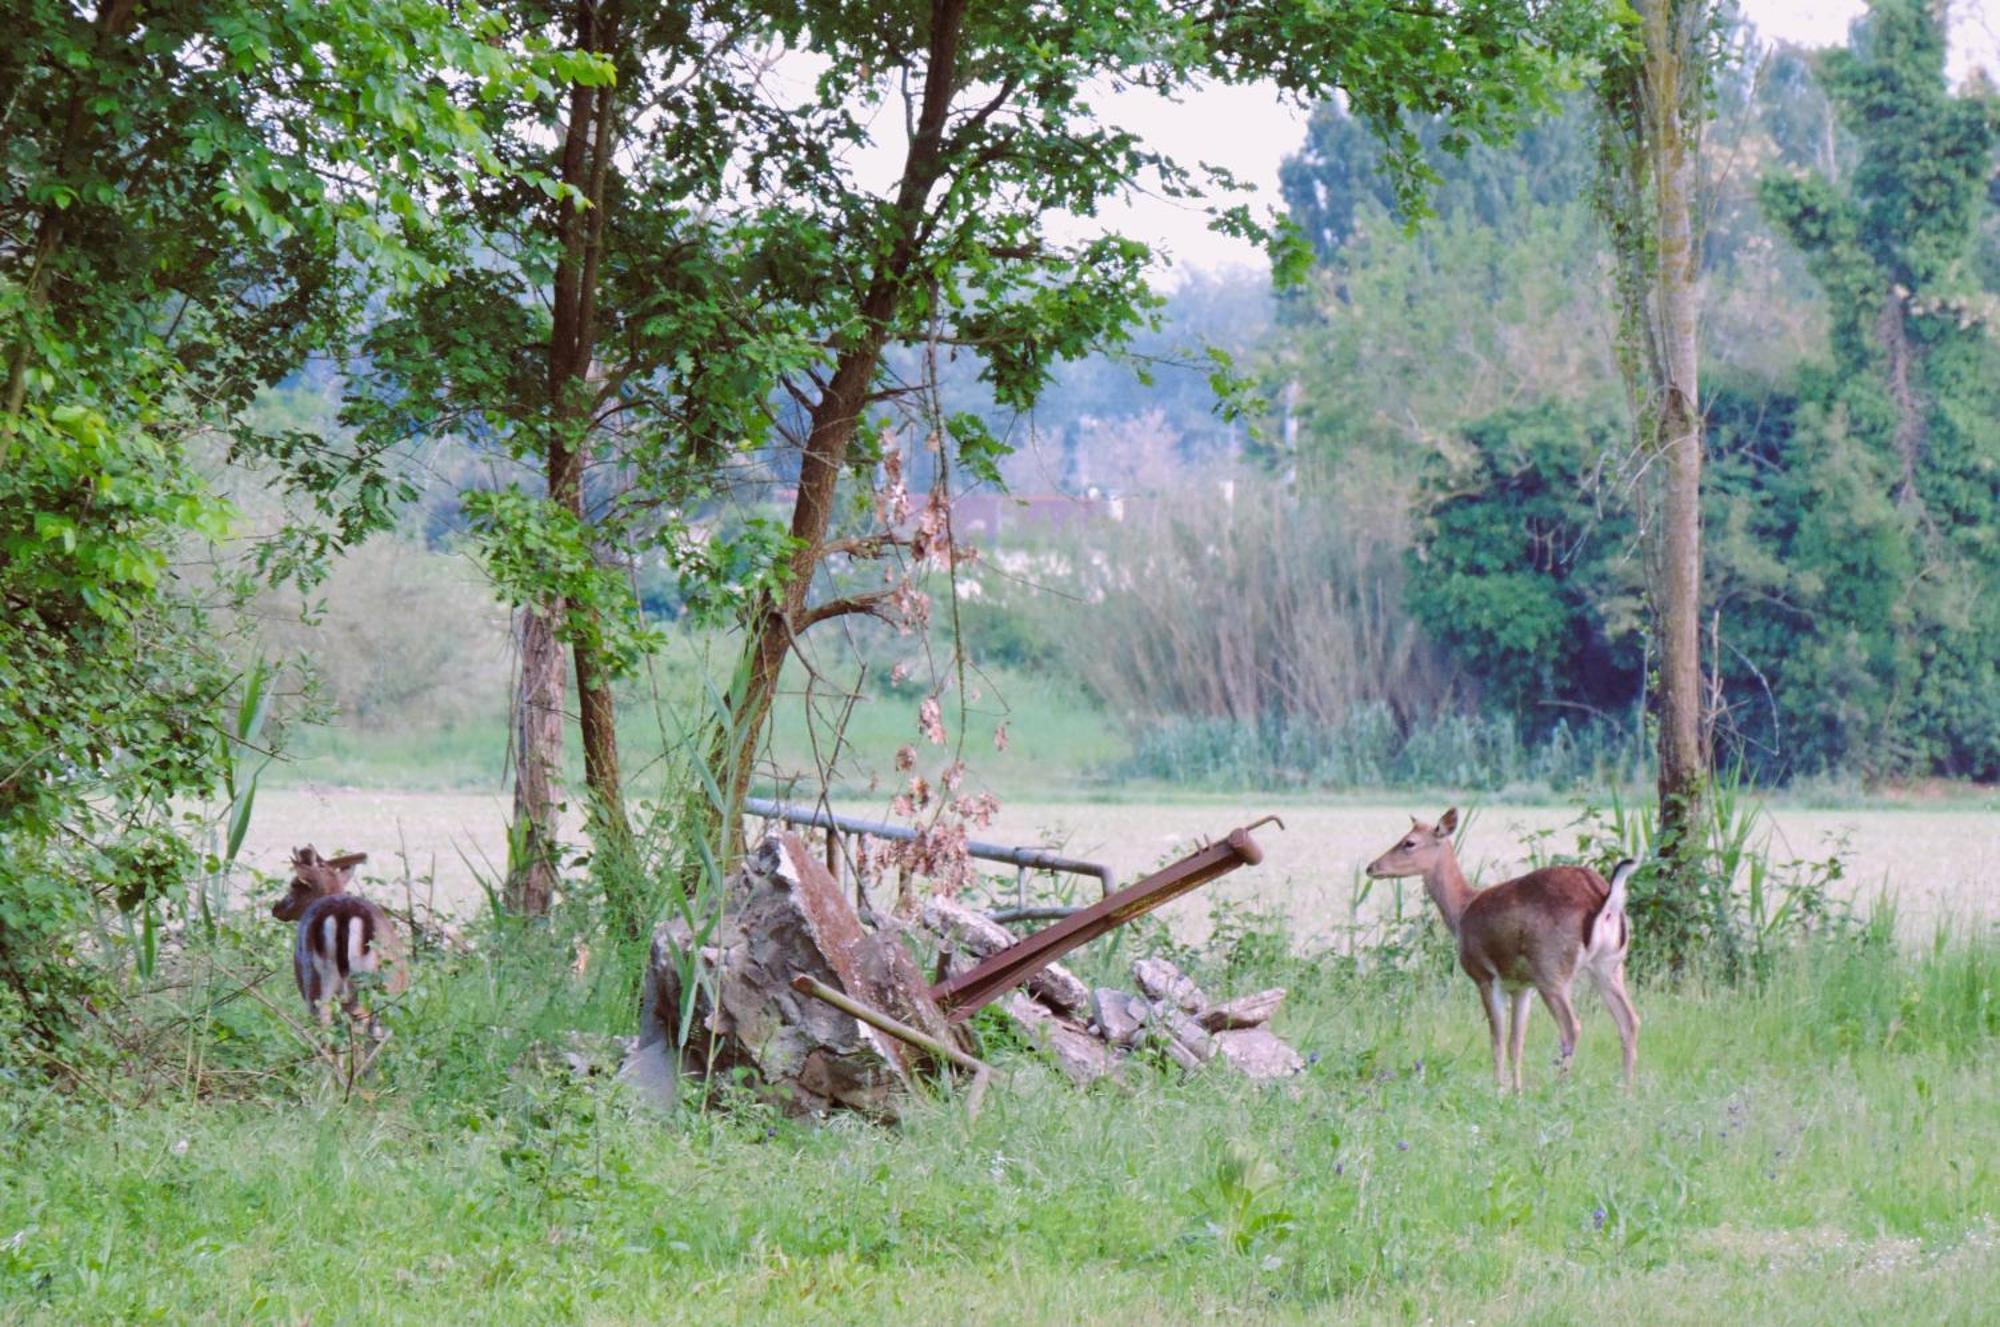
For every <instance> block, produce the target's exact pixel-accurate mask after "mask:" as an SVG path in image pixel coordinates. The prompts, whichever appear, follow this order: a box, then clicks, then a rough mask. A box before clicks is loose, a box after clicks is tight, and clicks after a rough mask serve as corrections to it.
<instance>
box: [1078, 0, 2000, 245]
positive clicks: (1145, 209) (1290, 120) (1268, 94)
mask: <svg viewBox="0 0 2000 1327" xmlns="http://www.w3.org/2000/svg"><path fill="white" fill-rule="evenodd" d="M1743 8H1744V10H1745V12H1746V13H1747V14H1748V16H1749V18H1750V21H1751V23H1753V24H1754V25H1755V26H1756V28H1757V31H1758V32H1759V33H1760V34H1762V35H1763V36H1764V37H1765V38H1766V39H1767V40H1782V41H1789V42H1793V43H1795V44H1797V45H1801V46H1837V45H1841V44H1842V43H1844V42H1845V41H1846V40H1847V25H1848V24H1849V23H1850V22H1851V21H1852V20H1853V19H1855V18H1857V17H1859V16H1860V15H1861V14H1862V13H1863V12H1864V11H1865V10H1866V9H1867V5H1866V4H1865V3H1864V2H1863V0H1743ZM1996 33H2000V0H1954V2H1953V4H1952V55H1951V76H1952V77H1953V79H1954V80H1956V79H1958V78H1962V77H1963V76H1964V75H1965V73H1966V72H1967V71H1968V70H1970V69H1972V68H1975V67H1980V66H1984V67H1985V68H1987V69H1992V70H1996V71H2000V37H1996ZM1103 109H1104V110H1106V111H1109V112H1112V113H1114V114H1115V115H1116V117H1117V118H1118V119H1119V120H1120V121H1121V122H1123V123H1125V124H1126V125H1128V126H1129V127H1131V128H1134V129H1136V130H1138V131H1139V132H1141V133H1142V134H1143V135H1144V136H1145V137H1146V138H1147V139H1148V140H1149V141H1150V142H1152V143H1154V144H1157V145H1158V146H1160V147H1162V148H1165V149H1168V150H1169V151H1170V152H1171V154H1172V155H1173V156H1174V157H1176V158H1177V159H1179V160H1180V161H1182V162H1183V163H1184V164H1193V163H1194V162H1198V161H1200V162H1207V163H1210V164H1212V165H1217V166H1222V167H1225V168H1227V169H1228V170H1230V171H1231V172H1233V173H1234V174H1235V175H1236V176H1237V177H1238V178H1239V179H1240V180H1241V181H1242V182H1243V183H1245V184H1254V185H1255V186H1256V190H1257V192H1256V194H1255V195H1254V196H1252V197H1250V198H1249V199H1248V201H1249V202H1250V203H1251V206H1252V207H1253V208H1254V209H1257V210H1259V211H1262V210H1264V209H1269V208H1278V209H1282V207H1283V205H1284V200H1283V199H1282V198H1281V197H1280V195H1279V193H1278V165H1279V163H1280V162H1281V161H1283V160H1284V158H1285V157H1286V156H1287V155H1289V154H1290V153H1292V152H1295V151H1297V150H1298V147H1299V145H1300V144H1301V143H1303V142H1304V141H1305V124H1306V115H1307V112H1306V110H1304V109H1303V108H1300V107H1296V106H1287V105H1285V104H1283V103H1282V102H1281V101H1280V100H1279V98H1278V97H1277V95H1276V93H1275V91H1274V90H1272V89H1270V88H1268V87H1261V88H1260V87H1235V88H1211V89H1207V90H1205V91H1202V92H1200V93H1197V94H1193V95H1191V96H1189V97H1188V98H1186V99H1185V100H1183V101H1181V102H1179V103H1169V102H1166V101H1163V100H1160V99H1158V98H1154V97H1151V96H1143V95H1140V94H1133V95H1128V96H1125V97H1119V98H1115V99H1113V100H1112V101H1110V102H1109V103H1107V104H1105V106H1104V107H1103ZM1105 219H1106V220H1107V221H1110V222H1111V223H1113V224H1115V225H1117V226H1118V227H1119V228H1120V229H1122V230H1124V231H1125V232H1126V233H1128V234H1131V235H1132V236H1134V237H1135V238H1139V239H1145V240H1148V241H1151V242H1153V243H1154V244H1155V245H1156V246H1157V247H1159V248H1162V249H1164V250H1166V251H1167V253H1169V254H1170V255H1171V256H1172V257H1173V259H1174V262H1175V266H1176V269H1177V270H1180V271H1185V270H1190V269H1198V270H1208V271H1214V270H1219V269H1223V268H1228V267H1235V266H1249V267H1262V265H1263V258H1262V255H1261V254H1260V253H1258V251H1257V250H1256V249H1254V248H1253V247H1251V246H1250V245H1247V244H1244V243H1242V242H1241V241H1239V240H1234V239H1229V238H1226V237H1224V236H1220V235H1216V234H1214V233H1212V232H1210V231H1209V230H1208V229H1207V217H1206V216H1205V215H1204V214H1203V213H1202V212H1201V210H1200V209H1199V208H1194V207H1187V206H1180V205H1176V204H1173V203H1169V202H1166V201H1164V200H1141V201H1140V202H1139V203H1137V204H1134V205H1133V206H1131V207H1127V208H1119V209H1115V210H1114V209H1107V211H1106V216H1105ZM1171 280H1172V277H1171V276H1170V277H1169V281H1170V282H1171Z"/></svg>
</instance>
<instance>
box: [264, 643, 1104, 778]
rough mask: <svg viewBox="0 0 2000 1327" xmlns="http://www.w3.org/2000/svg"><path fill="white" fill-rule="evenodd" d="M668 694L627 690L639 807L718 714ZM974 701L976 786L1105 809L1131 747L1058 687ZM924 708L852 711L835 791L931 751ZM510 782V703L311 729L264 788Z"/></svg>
mask: <svg viewBox="0 0 2000 1327" xmlns="http://www.w3.org/2000/svg"><path fill="white" fill-rule="evenodd" d="M659 680H660V683H661V685H660V688H659V692H658V701H657V703H656V701H655V694H654V691H653V688H652V687H651V685H650V684H649V681H648V680H642V681H641V682H639V683H637V684H634V685H632V686H628V687H627V688H626V689H625V690H624V692H623V693H622V696H621V700H622V703H621V706H620V714H619V724H618V735H619V744H620V754H621V756H622V759H623V763H624V766H625V769H626V770H627V773H628V777H629V778H630V779H631V781H632V784H633V791H634V795H635V796H647V795H650V794H651V793H652V792H653V791H654V790H656V789H657V788H658V786H659V781H660V776H661V773H662V772H663V771H664V770H665V769H666V768H668V767H669V766H670V764H671V760H672V758H673V756H674V755H675V754H677V753H678V751H679V750H680V749H681V746H682V743H683V742H684V741H685V740H686V737H687V735H688V734H689V733H691V732H694V731H697V730H698V728H699V725H700V722H701V719H702V717H703V716H704V715H706V714H707V713H709V712H710V710H709V705H710V702H709V701H708V699H707V698H706V693H705V690H704V688H703V687H702V685H701V683H700V681H699V678H698V675H697V674H696V673H694V671H693V667H692V664H691V662H689V661H687V660H685V659H682V660H681V661H679V662H671V661H670V663H669V664H668V665H664V666H663V667H662V669H661V670H660V679H659ZM805 682H806V679H805V678H804V677H803V675H802V674H801V672H800V670H798V669H796V668H795V669H794V670H793V673H792V675H791V676H790V677H788V679H787V683H788V686H791V687H792V688H793V689H792V690H791V691H790V692H789V693H788V694H787V695H786V696H784V697H783V698H781V702H780V704H779V706H778V709H777V711H776V715H775V719H774V724H773V731H772V734H771V742H770V759H769V761H768V762H767V767H768V768H770V769H773V770H782V771H786V772H789V773H792V774H798V775H805V774H809V773H810V772H812V771H815V770H817V769H819V768H820V767H821V766H822V764H824V763H826V761H827V759H828V758H830V757H831V756H832V754H833V753H832V751H831V734H832V733H833V732H834V731H835V730H836V729H837V728H838V727H839V726H840V722H839V721H840V711H841V708H842V707H841V705H840V704H839V703H838V701H837V700H828V701H824V702H820V701H819V700H818V699H817V697H816V698H815V708H816V711H817V713H818V715H819V718H818V719H817V720H816V721H815V723H814V724H813V725H812V727H811V729H809V728H808V724H807V721H806V708H805V705H804V704H803V703H801V702H802V698H803V694H804V687H805ZM970 689H971V690H977V691H978V692H979V699H977V700H976V701H972V702H970V703H968V704H967V706H966V712H965V716H964V718H963V721H961V717H960V714H959V711H958V707H957V705H956V704H955V702H954V700H953V698H952V697H950V696H947V697H946V698H945V711H944V718H945V722H946V725H947V728H948V730H949V732H950V733H951V734H952V738H953V742H954V745H956V744H957V743H959V742H960V741H962V742H963V745H964V752H965V760H966V762H967V764H968V765H969V766H971V767H972V768H973V769H974V771H975V772H976V776H977V777H978V778H979V779H980V781H981V782H982V783H983V784H984V785H986V786H990V787H992V788H993V789H995V790H996V791H998V792H1000V793H1002V794H1003V795H1013V794H1016V793H1025V792H1031V791H1040V792H1042V793H1044V794H1046V793H1047V792H1049V791H1052V790H1054V789H1058V788H1059V789H1064V790H1073V791H1075V792H1076V793H1078V794H1079V795H1090V794H1091V793H1092V792H1093V791H1095V792H1097V793H1098V794H1100V795H1102V794H1103V793H1105V792H1106V791H1108V789H1107V782H1106V779H1105V776H1104V773H1103V771H1105V770H1106V769H1108V768H1109V767H1111V766H1113V765H1115V764H1116V763H1117V762H1118V761H1119V760H1120V759H1122V758H1123V757H1125V756H1126V755H1128V754H1129V753H1130V750H1131V744H1130V743H1129V742H1128V741H1126V740H1125V739H1124V738H1123V737H1122V736H1121V735H1120V734H1119V732H1118V731H1117V729H1116V727H1115V725H1114V724H1113V723H1112V722H1111V721H1110V720H1109V719H1108V718H1107V717H1106V716H1105V715H1103V714H1102V713H1100V712H1099V711H1097V710H1096V709H1095V708H1093V707H1092V706H1091V705H1090V704H1089V703H1088V702H1087V701H1086V700H1085V699H1084V698H1083V697H1082V696H1081V695H1080V694H1079V693H1077V692H1076V691H1075V690H1074V689H1073V688H1071V687H1069V686H1068V685H1067V684H1065V683H1063V682H1062V681H1060V680H1057V679H1049V678H1042V677H1034V676H1028V675H1023V674H1018V673H1013V672H1010V671H1007V670H989V671H988V672H986V673H984V674H982V675H980V676H978V677H976V678H974V679H973V680H972V685H971V688H970ZM921 699H922V693H921V692H920V691H919V690H917V689H916V688H915V687H914V686H904V687H896V688H892V689H890V690H889V691H888V692H887V693H886V694H884V693H882V692H878V691H876V690H874V689H873V688H870V689H869V690H868V691H867V692H866V693H865V694H863V695H862V696H861V698H860V699H859V700H857V701H856V702H855V703H854V705H853V707H852V709H851V710H850V711H848V712H847V716H846V723H845V728H844V732H845V746H844V747H843V749H842V750H841V752H840V754H839V758H838V761H837V762H836V769H835V774H836V786H838V787H841V788H843V789H845V790H847V791H850V792H859V791H864V790H866V789H867V787H868V786H869V784H870V782H871V781H872V780H874V781H879V780H883V779H893V777H894V767H895V765H894V762H895V753H896V749H897V748H898V747H900V746H903V745H904V744H906V743H910V742H917V741H920V740H921V738H920V737H919V734H918V731H917V707H918V704H919V703H920V701H921ZM1001 724H1005V725H1006V729H1007V749H1006V750H1005V751H1001V750H999V749H997V746H996V743H995V741H994V737H995V732H996V729H998V727H999V726H1000V725H1001ZM568 754H569V757H570V763H571V767H572V768H571V770H570V776H571V778H572V779H573V780H575V781H578V782H580V781H581V776H582V769H583V766H582V759H583V758H582V755H581V750H580V744H579V743H578V742H577V740H576V737H575V733H574V730H573V729H572V732H571V735H570V751H569V753H568ZM507 774H508V767H507V716H506V711H505V709H504V701H499V702H496V705H495V707H494V709H493V710H492V712H491V713H490V715H488V716H487V717H486V718H484V719H482V720H478V721H475V722H466V721H461V722H458V723H454V724H450V725H444V726H439V727H429V726H425V725H422V724H403V725H394V726H388V727H382V728H374V729H359V728H354V727H351V726H342V725H338V724H335V725H325V726H319V725H313V726H301V727H299V728H298V729H296V730H295V731H294V732H293V733H292V734H291V740H290V742H289V743H288V746H287V750H286V754H285V757H284V759H283V760H281V761H280V762H279V763H277V764H275V765H274V766H272V768H271V770H270V773H269V774H268V775H267V778H268V780H269V781H270V782H271V783H272V785H274V786H279V787H302V786H334V787H353V788H392V789H401V790H411V791H444V790H469V789H487V788H497V787H499V786H501V785H502V784H503V783H504V782H505V780H506V777H507Z"/></svg>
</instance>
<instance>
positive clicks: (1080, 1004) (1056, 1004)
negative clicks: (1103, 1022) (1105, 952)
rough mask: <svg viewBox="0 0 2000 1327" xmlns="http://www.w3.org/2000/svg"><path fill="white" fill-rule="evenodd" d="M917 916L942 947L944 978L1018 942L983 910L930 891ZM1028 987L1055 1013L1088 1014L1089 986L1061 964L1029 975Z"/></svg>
mask: <svg viewBox="0 0 2000 1327" xmlns="http://www.w3.org/2000/svg"><path fill="white" fill-rule="evenodd" d="M919 915H920V917H921V919H922V921H923V924H924V929H925V930H927V931H930V932H931V933H932V934H933V935H935V936H937V937H938V939H939V940H940V941H941V942H942V943H943V945H944V946H945V949H946V951H947V952H946V957H945V965H944V970H945V975H946V976H947V977H955V976H957V975H958V974H959V973H961V972H966V971H969V970H970V969H971V968H973V967H974V966H976V965H977V964H978V963H979V961H980V960H981V959H987V958H991V957H993V955H995V954H997V953H999V952H1001V951H1002V950H1004V949H1010V948H1012V947H1013V946H1014V944H1015V943H1016V942H1017V937H1016V936H1015V935H1014V933H1013V932H1012V931H1009V930H1008V929H1007V928H1006V927H1004V926H1002V925H1001V924H1000V923H999V922H996V921H994V920H993V919H992V918H991V917H988V916H987V915H986V914H985V913H983V912H978V911H975V910H974V909H972V908H968V907H966V906H965V905H964V904H963V903H960V902H958V901H957V900H955V899H948V898H945V897H944V896H942V895H938V894H933V895H932V896H931V897H930V898H928V899H926V900H925V901H924V905H923V909H922V911H921V913H920V914H919ZM1027 990H1028V993H1029V994H1030V995H1033V996H1035V997H1036V998H1037V999H1039V1000H1041V1001H1042V1003H1044V1004H1046V1005H1048V1006H1049V1007H1051V1008H1052V1009H1055V1010H1057V1011H1058V1012H1061V1013H1064V1014H1068V1015H1070V1016H1071V1017H1073V1018H1084V1017H1088V1016H1089V1012H1090V988H1089V987H1088V986H1086V985H1084V984H1083V981H1082V979H1081V978H1079V977H1078V976H1077V975H1076V974H1075V973H1073V972H1071V971H1070V970H1069V969H1068V968H1066V967H1064V966H1063V965H1062V964H1060V963H1051V964H1049V965H1048V966H1047V967H1045V968H1043V969H1042V970H1041V971H1040V972H1037V973H1036V974H1035V975H1034V976H1032V977H1030V978H1028V983H1027Z"/></svg>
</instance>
